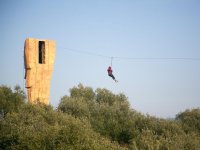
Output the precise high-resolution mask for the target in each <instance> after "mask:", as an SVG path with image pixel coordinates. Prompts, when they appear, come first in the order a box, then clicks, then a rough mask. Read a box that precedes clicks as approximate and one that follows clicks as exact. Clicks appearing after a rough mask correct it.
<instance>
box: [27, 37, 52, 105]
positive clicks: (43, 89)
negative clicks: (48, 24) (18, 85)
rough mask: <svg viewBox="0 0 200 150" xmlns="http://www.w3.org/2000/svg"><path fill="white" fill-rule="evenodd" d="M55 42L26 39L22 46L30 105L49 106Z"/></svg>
mask: <svg viewBox="0 0 200 150" xmlns="http://www.w3.org/2000/svg"><path fill="white" fill-rule="evenodd" d="M54 59H55V42H54V41H51V40H40V39H33V38H27V39H26V40H25V44H24V65H25V80H26V88H27V95H28V101H29V102H30V103H44V104H47V105H48V104H49V94H50V79H51V74H52V70H53V64H54Z"/></svg>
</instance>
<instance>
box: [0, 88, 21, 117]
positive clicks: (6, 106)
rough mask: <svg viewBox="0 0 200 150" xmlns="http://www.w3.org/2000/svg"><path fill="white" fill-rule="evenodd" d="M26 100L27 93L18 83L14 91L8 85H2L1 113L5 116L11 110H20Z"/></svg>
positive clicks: (0, 96)
mask: <svg viewBox="0 0 200 150" xmlns="http://www.w3.org/2000/svg"><path fill="white" fill-rule="evenodd" d="M24 100H25V94H24V92H23V91H22V90H21V88H20V87H19V86H18V85H17V86H15V89H14V91H12V89H11V88H9V87H7V86H4V85H2V86H0V115H1V116H5V115H6V114H7V113H9V112H12V111H16V112H17V111H19V108H20V106H21V105H22V104H23V103H24Z"/></svg>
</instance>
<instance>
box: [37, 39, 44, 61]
mask: <svg viewBox="0 0 200 150" xmlns="http://www.w3.org/2000/svg"><path fill="white" fill-rule="evenodd" d="M38 53H39V59H38V60H39V64H45V42H44V41H39V44H38Z"/></svg>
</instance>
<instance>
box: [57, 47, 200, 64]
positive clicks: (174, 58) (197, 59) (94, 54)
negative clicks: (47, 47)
mask: <svg viewBox="0 0 200 150" xmlns="http://www.w3.org/2000/svg"><path fill="white" fill-rule="evenodd" d="M58 47H60V46H58ZM60 48H62V49H65V50H67V51H72V52H76V53H81V54H85V55H92V56H97V57H103V58H108V59H111V66H112V60H113V59H122V60H180V61H183V60H185V61H200V58H192V57H118V56H113V57H111V56H108V55H102V54H97V53H93V52H88V51H82V50H77V49H72V48H66V47H60Z"/></svg>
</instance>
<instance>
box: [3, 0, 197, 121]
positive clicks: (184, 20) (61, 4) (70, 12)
mask: <svg viewBox="0 0 200 150" xmlns="http://www.w3.org/2000/svg"><path fill="white" fill-rule="evenodd" d="M199 16H200V2H199V1H198V0H151V1H149V0H124V1H122V0H109V1H108V0H101V1H97V0H84V1H81V0H74V1H69V0H58V1H49V0H34V1H33V0H20V1H15V0H1V1H0V22H1V24H0V33H1V36H0V52H1V55H0V71H1V73H0V84H6V85H9V86H11V87H13V86H14V85H16V84H19V85H21V87H24V86H23V83H24V81H23V47H24V41H25V39H26V38H28V37H31V38H39V39H53V40H55V41H56V45H57V46H56V60H55V65H54V71H53V75H52V80H51V99H50V101H51V102H50V103H51V104H52V105H53V106H55V107H56V106H57V105H58V103H59V101H60V98H61V97H62V96H64V95H66V94H69V89H70V88H72V87H73V86H76V85H78V84H79V83H82V84H83V85H85V86H90V87H92V88H93V89H94V90H95V89H96V88H107V89H109V90H110V91H112V92H114V93H116V94H117V93H119V92H122V93H124V94H125V95H126V96H127V97H128V98H129V101H130V104H131V107H132V108H133V109H136V110H137V111H140V112H142V113H144V114H146V113H148V114H150V115H153V116H157V117H164V118H167V117H175V115H176V114H177V113H179V112H180V111H184V110H185V109H187V108H196V107H200V61H194V60H128V59H114V60H113V71H114V75H115V76H116V78H117V79H118V80H119V83H117V84H116V83H114V82H113V81H112V80H111V78H109V77H108V76H107V72H106V69H107V67H108V66H109V65H110V59H109V58H106V57H105V58H104V57H98V56H91V55H87V54H84V53H76V52H73V51H69V50H67V49H65V48H71V49H75V50H79V51H87V52H92V53H95V54H101V55H106V56H110V57H112V56H113V57H135V58H140V57H148V58H152V57H159V58H160V57H162V58H163V57H165V58H166V57H167V58H168V57H170V58H174V57H181V58H185V57H190V58H200V17H199Z"/></svg>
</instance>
